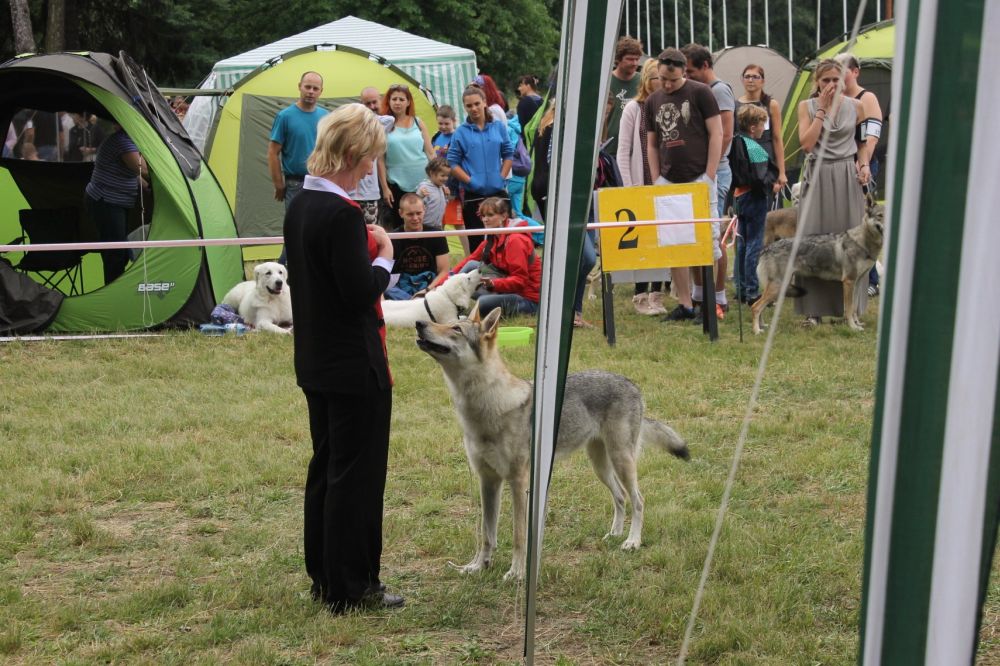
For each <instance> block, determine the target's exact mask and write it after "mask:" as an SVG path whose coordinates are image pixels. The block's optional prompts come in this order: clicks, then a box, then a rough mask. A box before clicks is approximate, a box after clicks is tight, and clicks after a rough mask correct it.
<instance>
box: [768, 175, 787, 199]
mask: <svg viewBox="0 0 1000 666" xmlns="http://www.w3.org/2000/svg"><path fill="white" fill-rule="evenodd" d="M785 185H788V176H786V175H785V174H783V173H779V174H778V180H776V181H774V185H772V186H771V189H772V190H774V193H775V194H777V193H778V192H780V191H781V190H782V189H783V188H784V187H785Z"/></svg>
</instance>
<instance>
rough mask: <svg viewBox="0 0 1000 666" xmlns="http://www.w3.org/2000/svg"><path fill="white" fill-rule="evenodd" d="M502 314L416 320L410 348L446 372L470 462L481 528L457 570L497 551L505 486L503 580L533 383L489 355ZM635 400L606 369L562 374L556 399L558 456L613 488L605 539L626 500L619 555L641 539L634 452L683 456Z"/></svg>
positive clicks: (615, 528)
mask: <svg viewBox="0 0 1000 666" xmlns="http://www.w3.org/2000/svg"><path fill="white" fill-rule="evenodd" d="M499 320H500V310H499V308H498V309H495V310H493V311H492V312H491V313H490V314H488V315H487V316H486V317H485V318H482V319H480V316H479V309H478V307H477V308H475V309H473V311H472V314H471V315H470V317H469V318H468V319H466V320H461V321H458V322H456V323H455V324H452V325H441V324H432V323H429V322H417V324H416V326H417V346H418V347H420V349H422V350H423V351H425V352H427V353H428V354H430V355H431V357H433V358H434V360H436V361H437V362H438V363H439V364H440V365H441V368H442V369H443V370H444V378H445V383H446V384H447V385H448V390H449V391H450V392H451V399H452V402H453V403H454V405H455V409H456V411H457V412H458V418H459V421H461V424H462V429H463V430H464V433H465V436H464V440H465V454H466V456H467V457H468V459H469V466H470V467H471V468H472V471H473V472H475V473H476V475H477V476H478V477H479V490H480V495H481V501H482V510H483V523H482V533H481V535H480V537H481V538H480V542H479V552H477V553H476V556H475V557H474V558H472V561H470V562H469V563H468V564H466V565H465V566H462V567H460V570H461V571H462V572H463V573H472V572H476V571H481V570H483V569H485V568H486V567H488V566H489V565H490V563H491V562H492V560H493V552H494V550H495V549H496V545H497V519H498V517H499V514H500V490H501V485H502V484H503V482H504V481H506V482H507V485H509V486H510V491H511V497H512V504H513V509H514V521H513V522H514V557H513V562H512V563H511V566H510V570H509V571H508V572H507V573H506V574H504V580H509V579H512V578H513V579H521V578H522V577H523V576H524V565H525V556H526V552H527V521H528V491H529V483H530V477H531V421H530V419H531V410H532V398H533V393H534V388H533V386H532V384H531V382H528V381H525V380H523V379H521V378H519V377H516V376H514V375H513V374H512V373H511V372H510V370H508V369H507V366H506V365H505V364H504V362H503V360H502V359H501V358H500V354H499V352H498V351H497V344H496V343H497V328H498V322H499ZM643 410H644V406H643V402H642V394H641V393H640V392H639V389H638V387H636V385H635V384H633V383H632V382H631V381H629V380H628V379H626V378H625V377H622V376H621V375H615V374H612V373H610V372H602V371H599V370H589V371H587V372H579V373H575V374H572V375H569V377H567V379H566V389H565V395H564V397H563V407H562V418H561V420H560V426H559V436H558V439H557V441H556V457H557V458H558V457H561V456H563V455H566V454H568V453H571V452H572V451H574V450H576V449H578V448H580V447H584V446H585V447H586V449H587V454H588V455H589V456H590V461H591V463H592V464H593V466H594V471H595V472H596V473H597V476H598V478H599V479H600V480H601V481H602V482H604V485H606V486H607V487H608V489H609V490H610V491H611V499H612V501H613V503H614V518H613V519H612V521H611V531H610V532H609V533H608V534H607V535H606V537H605V538H607V537H618V536H621V535H622V534H623V533H624V530H625V494H626V492H627V493H628V498H629V501H631V503H632V526H631V528H630V529H629V534H628V538H627V539H625V542H624V543H623V544H622V546H621V547H622V550H634V549H636V548H638V547H639V545H640V543H641V542H642V512H643V499H642V495H641V494H640V492H639V484H638V479H637V471H636V461H637V460H638V458H639V453H640V451H641V449H642V446H643V445H645V444H656V445H658V446H660V447H661V448H663V449H666V450H667V451H669V452H670V453H672V454H673V455H675V456H677V457H679V458H683V459H685V460H687V459H688V457H689V453H688V447H687V444H686V443H685V442H684V440H683V439H682V438H681V437H680V435H678V434H677V433H676V432H674V430H673V429H672V428H670V427H669V426H667V425H665V424H663V423H660V422H659V421H655V420H653V419H650V418H646V417H644V416H643Z"/></svg>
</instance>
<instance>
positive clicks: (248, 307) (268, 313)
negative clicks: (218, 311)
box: [222, 261, 292, 334]
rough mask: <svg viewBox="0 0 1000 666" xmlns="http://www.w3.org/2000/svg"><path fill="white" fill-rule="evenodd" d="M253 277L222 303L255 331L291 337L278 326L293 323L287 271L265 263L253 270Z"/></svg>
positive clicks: (242, 283) (271, 262) (229, 294)
mask: <svg viewBox="0 0 1000 666" xmlns="http://www.w3.org/2000/svg"><path fill="white" fill-rule="evenodd" d="M253 277H254V279H253V280H247V281H246V282H240V283H239V284H238V285H236V286H235V287H233V288H232V289H230V290H229V293H228V294H226V297H225V298H224V299H222V303H223V304H224V305H229V306H231V307H233V308H235V309H236V312H238V313H239V315H240V316H241V317H243V321H245V322H246V323H248V324H249V325H251V326H253V327H254V328H255V329H259V330H262V331H270V332H271V333H284V334H289V333H291V330H290V329H288V328H282V327H281V326H279V324H285V325H286V326H287V325H290V324H291V323H292V297H291V294H290V293H289V291H288V270H287V269H285V267H284V266H282V265H281V264H279V263H277V262H274V261H268V262H266V263H263V264H258V265H257V266H256V267H254V269H253Z"/></svg>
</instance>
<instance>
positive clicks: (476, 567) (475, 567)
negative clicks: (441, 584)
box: [448, 557, 490, 574]
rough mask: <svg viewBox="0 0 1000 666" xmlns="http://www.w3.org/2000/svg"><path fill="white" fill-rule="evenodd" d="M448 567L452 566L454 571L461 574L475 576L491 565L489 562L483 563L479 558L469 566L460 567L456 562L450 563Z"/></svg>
mask: <svg viewBox="0 0 1000 666" xmlns="http://www.w3.org/2000/svg"><path fill="white" fill-rule="evenodd" d="M448 566H450V567H451V568H452V569H455V570H456V571H458V572H459V573H461V574H474V573H479V572H480V571H482V570H483V569H486V568H487V567H489V566H490V563H489V561H488V560H487V561H483V560H480V559H479V558H478V557H477V558H476V559H474V560H472V561H471V562H469V563H468V564H463V565H461V566H459V565H458V564H455V563H454V562H448Z"/></svg>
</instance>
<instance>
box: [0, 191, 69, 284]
mask: <svg viewBox="0 0 1000 666" xmlns="http://www.w3.org/2000/svg"><path fill="white" fill-rule="evenodd" d="M18 213H19V217H20V221H21V234H22V235H21V237H20V238H16V239H14V240H13V241H11V244H16V243H23V244H25V245H26V246H28V247H30V246H31V245H42V244H47V243H77V242H79V241H80V212H79V210H78V209H76V208H40V209H30V210H28V209H23V210H20V211H19V212H18ZM28 247H26V248H25V252H24V256H23V257H22V258H21V261H20V262H19V263H18V264H17V266H14V268H16V269H17V270H19V271H22V272H25V273H35V274H36V275H38V276H39V277H41V278H42V282H43V283H44V284H45V285H46V286H47V287H50V288H52V289H60V285H62V283H63V282H66V281H69V285H68V286H69V290H68V291H65V292H64V293H66V294H67V295H69V296H79V295H80V294H82V293H83V267H82V261H83V255H84V254H86V252H85V251H84V250H55V251H52V252H31V251H30V250H29V249H28ZM60 291H63V290H61V289H60Z"/></svg>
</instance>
